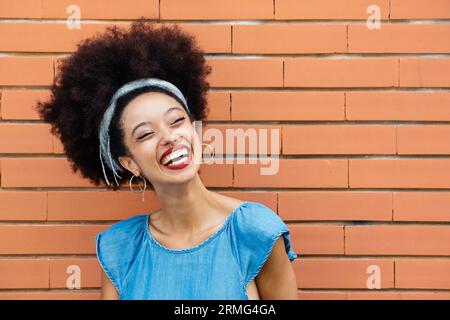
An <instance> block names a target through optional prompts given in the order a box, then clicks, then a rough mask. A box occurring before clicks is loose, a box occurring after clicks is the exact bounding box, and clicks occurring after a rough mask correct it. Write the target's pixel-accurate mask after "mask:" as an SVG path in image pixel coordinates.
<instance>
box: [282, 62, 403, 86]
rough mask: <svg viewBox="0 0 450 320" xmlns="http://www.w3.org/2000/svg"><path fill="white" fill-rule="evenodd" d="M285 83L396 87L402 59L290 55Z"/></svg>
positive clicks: (290, 84)
mask: <svg viewBox="0 0 450 320" xmlns="http://www.w3.org/2000/svg"><path fill="white" fill-rule="evenodd" d="M284 69H285V77H284V79H285V80H284V86H285V87H395V86H398V60H397V59H392V58H386V59H381V58H352V59H334V58H333V59H329V58H286V59H285V67H284Z"/></svg>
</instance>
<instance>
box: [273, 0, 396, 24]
mask: <svg viewBox="0 0 450 320" xmlns="http://www.w3.org/2000/svg"><path fill="white" fill-rule="evenodd" d="M370 5H377V6H378V7H380V10H381V19H388V17H389V0H372V1H370V0H334V1H329V0H315V1H310V0H277V1H275V18H276V19H301V20H307V19H346V20H348V19H363V20H366V19H367V18H368V17H369V16H370V14H368V13H367V8H368V7H369V6H370Z"/></svg>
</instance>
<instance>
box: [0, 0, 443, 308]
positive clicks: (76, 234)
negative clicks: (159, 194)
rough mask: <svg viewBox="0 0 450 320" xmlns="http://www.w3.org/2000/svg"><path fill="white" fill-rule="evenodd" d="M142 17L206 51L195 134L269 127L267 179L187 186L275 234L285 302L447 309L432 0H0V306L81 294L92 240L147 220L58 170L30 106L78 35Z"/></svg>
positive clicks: (94, 280) (219, 171)
mask: <svg viewBox="0 0 450 320" xmlns="http://www.w3.org/2000/svg"><path fill="white" fill-rule="evenodd" d="M70 5H78V7H79V8H80V9H81V18H82V24H81V28H80V29H68V28H67V26H66V19H67V17H68V16H69V15H70V13H67V8H68V7H69V6H70ZM371 5H376V6H377V8H379V9H380V13H381V16H380V18H381V28H380V29H371V28H369V27H368V25H367V24H366V21H367V19H368V18H369V17H371V16H372V11H370V12H369V13H368V11H367V9H368V7H369V6H371ZM142 15H144V16H145V17H147V18H148V19H153V20H157V21H160V22H164V23H178V24H179V25H180V26H182V28H185V29H186V30H187V31H189V32H192V33H193V34H194V35H195V36H196V37H197V39H198V41H199V43H200V45H201V46H202V48H203V49H204V50H205V51H206V52H207V61H208V63H209V64H210V65H211V66H212V68H213V71H212V74H211V77H210V78H209V80H210V83H211V86H212V88H211V91H210V95H209V105H210V108H211V113H210V117H209V119H208V126H211V127H216V128H219V129H221V130H224V129H226V128H244V129H246V128H256V129H271V128H272V129H274V128H277V129H279V130H280V132H281V136H280V142H281V143H280V148H279V150H276V152H278V153H279V154H280V167H279V172H278V174H276V175H272V176H263V175H261V174H260V173H259V170H258V169H259V165H254V164H253V165H250V164H248V163H247V164H237V163H234V164H225V165H219V164H214V165H203V166H202V172H201V177H202V179H203V181H204V183H205V185H206V186H207V187H208V188H210V189H211V190H216V191H218V192H221V193H223V194H226V195H229V196H234V197H237V198H241V199H246V200H251V201H258V202H261V203H263V204H266V205H267V206H269V207H271V208H272V209H273V210H274V211H276V212H278V214H279V215H280V217H281V218H282V219H283V220H284V221H286V222H287V223H288V225H289V227H290V230H291V233H292V240H293V247H294V250H295V251H296V252H298V253H299V259H297V260H296V261H295V263H294V266H295V271H296V275H297V281H298V282H297V285H298V289H299V291H298V292H299V298H300V299H379V298H384V299H411V298H421V299H449V298H450V259H449V257H450V224H449V223H450V157H449V155H450V125H449V121H450V91H449V87H450V0H426V1H425V0H371V1H368V0H314V1H312V0H311V1H308V0H239V1H237V0H227V1H219V0H126V1H125V0H116V1H106V0H95V1H92V0H82V1H80V0H78V1H76V0H70V1H66V0H22V1H13V0H0V299H18V298H24V299H28V298H31V299H36V298H37V299H97V298H99V297H100V292H99V287H100V266H99V265H98V263H97V260H96V257H95V244H94V241H93V239H94V235H95V234H97V233H98V232H100V231H101V230H103V229H105V228H106V227H107V226H109V225H110V224H111V223H113V222H115V221H118V220H122V219H125V218H127V217H131V216H133V215H136V214H138V213H144V212H149V211H152V210H156V209H157V208H158V200H157V198H156V197H155V195H154V194H153V193H150V192H149V193H147V194H146V201H145V203H144V204H142V203H141V202H140V197H139V195H135V194H131V193H130V192H129V190H128V188H127V187H124V189H123V190H121V191H120V192H117V193H114V192H104V189H103V188H95V187H94V186H93V185H91V184H89V183H88V182H87V181H86V180H84V179H82V178H81V177H80V176H78V175H75V174H73V173H72V172H71V170H70V165H69V163H68V162H67V160H66V158H65V156H64V153H63V149H62V146H61V144H60V142H59V141H58V139H56V138H55V137H53V136H52V135H51V134H50V132H49V126H48V125H47V124H45V123H43V122H42V121H41V120H40V119H39V118H38V116H37V114H36V113H35V111H34V110H33V106H34V104H35V103H36V101H37V100H38V99H44V98H45V97H46V96H47V95H48V88H49V86H50V85H51V83H52V81H53V78H54V76H55V70H57V65H58V59H60V58H61V57H64V56H65V55H67V54H69V53H70V52H72V51H74V50H75V48H76V43H77V42H78V41H79V40H81V39H83V38H86V37H89V36H91V35H93V34H95V33H96V32H98V31H102V30H104V29H105V28H106V27H107V26H109V25H111V24H114V23H115V24H118V25H123V26H126V25H128V24H129V23H130V21H132V20H134V19H138V18H139V17H140V16H142ZM247 151H248V150H247ZM74 204H76V205H74ZM71 265H77V266H79V267H80V270H81V287H82V288H81V289H78V290H70V289H68V288H67V285H66V281H67V278H68V277H69V274H68V273H67V271H68V268H69V267H70V266H71ZM373 268H375V269H376V271H375V273H374V274H372V273H371V272H372V271H371V270H373ZM377 275H378V276H380V277H381V278H380V285H381V287H380V288H379V289H377V288H376V289H369V287H368V279H373V278H371V277H373V276H377Z"/></svg>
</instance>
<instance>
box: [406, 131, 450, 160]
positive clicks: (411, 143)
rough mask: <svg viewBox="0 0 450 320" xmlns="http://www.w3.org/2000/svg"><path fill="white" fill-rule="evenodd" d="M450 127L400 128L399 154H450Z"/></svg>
mask: <svg viewBox="0 0 450 320" xmlns="http://www.w3.org/2000/svg"><path fill="white" fill-rule="evenodd" d="M449 140H450V126H447V125H435V126H429V125H427V126H424V125H411V126H398V153H399V154H450V141H449Z"/></svg>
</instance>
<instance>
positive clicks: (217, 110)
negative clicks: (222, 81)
mask: <svg viewBox="0 0 450 320" xmlns="http://www.w3.org/2000/svg"><path fill="white" fill-rule="evenodd" d="M230 95H231V94H230V93H229V92H215V91H214V92H211V91H209V92H208V115H207V121H211V120H212V121H214V120H220V121H227V120H230V119H231V110H230V108H231V107H230Z"/></svg>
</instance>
